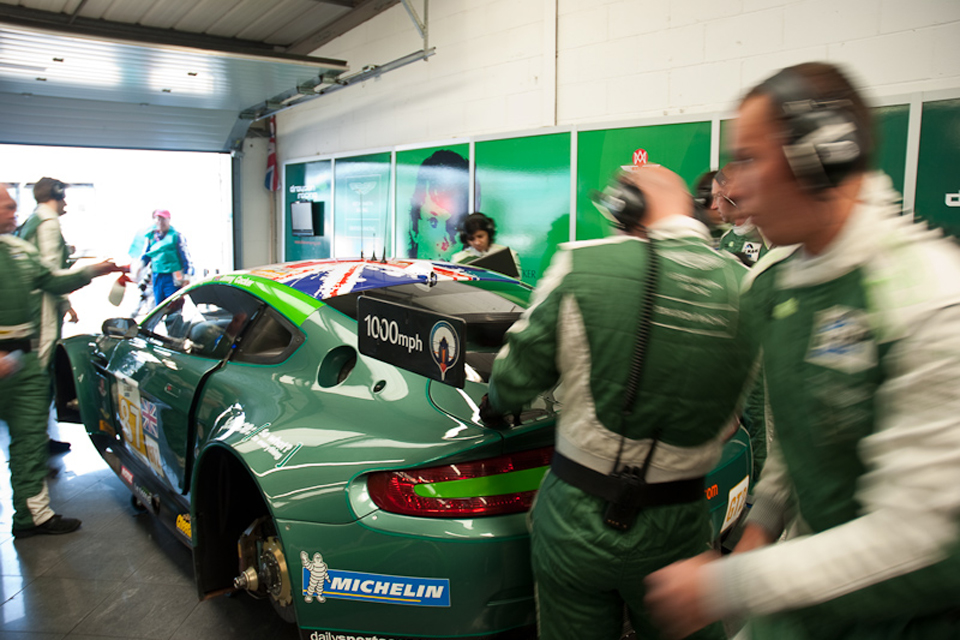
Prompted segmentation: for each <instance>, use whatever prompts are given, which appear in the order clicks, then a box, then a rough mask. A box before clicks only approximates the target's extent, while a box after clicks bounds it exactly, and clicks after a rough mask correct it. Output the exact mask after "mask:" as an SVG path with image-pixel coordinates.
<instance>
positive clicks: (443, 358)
mask: <svg viewBox="0 0 960 640" xmlns="http://www.w3.org/2000/svg"><path fill="white" fill-rule="evenodd" d="M430 353H431V354H432V355H433V361H434V362H436V363H437V368H438V369H440V380H444V378H445V377H446V375H447V369H450V368H451V367H452V366H453V365H454V364H455V363H456V362H457V358H458V357H459V356H460V338H459V337H458V335H457V331H456V329H454V328H453V325H452V324H450V323H449V322H447V321H446V320H441V321H440V322H438V323H436V324H435V325H433V329H431V330H430Z"/></svg>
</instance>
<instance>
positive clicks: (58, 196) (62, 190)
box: [50, 180, 67, 200]
mask: <svg viewBox="0 0 960 640" xmlns="http://www.w3.org/2000/svg"><path fill="white" fill-rule="evenodd" d="M50 195H51V196H53V199H54V200H66V198H67V185H65V184H63V183H62V182H60V181H59V180H54V181H53V184H52V185H50Z"/></svg>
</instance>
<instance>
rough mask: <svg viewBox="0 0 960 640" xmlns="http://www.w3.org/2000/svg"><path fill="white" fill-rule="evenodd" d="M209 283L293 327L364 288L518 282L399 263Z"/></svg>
mask: <svg viewBox="0 0 960 640" xmlns="http://www.w3.org/2000/svg"><path fill="white" fill-rule="evenodd" d="M210 281H212V282H221V283H225V284H231V285H233V286H236V287H240V288H242V289H246V290H248V291H250V292H251V293H253V294H254V295H256V296H258V297H260V298H263V299H265V300H267V301H269V302H271V303H272V304H273V305H274V306H276V307H277V308H278V310H280V311H281V312H283V313H284V314H285V315H286V316H287V317H288V318H290V319H291V320H292V321H293V322H294V323H296V324H300V322H302V320H303V319H304V318H305V317H306V316H307V315H309V314H310V313H312V312H313V311H314V310H316V308H317V307H319V306H321V305H322V303H323V301H324V300H326V299H328V298H334V297H336V296H342V295H346V294H349V293H360V292H363V291H366V290H369V289H380V288H383V287H392V286H396V285H402V284H413V283H418V282H422V283H430V282H442V281H460V282H484V281H486V282H504V283H507V282H513V283H517V282H518V281H516V280H514V279H513V278H509V277H507V276H504V275H501V274H499V273H497V272H495V271H488V270H486V269H480V268H477V267H470V266H467V265H462V264H452V263H449V262H439V261H434V260H415V259H405V258H395V259H388V260H386V261H384V260H359V259H354V260H301V261H298V262H284V263H280V264H273V265H267V266H263V267H257V268H255V269H247V270H244V271H236V272H233V273H228V274H220V275H217V276H214V277H213V278H212V279H211V280H210ZM290 289H293V291H290Z"/></svg>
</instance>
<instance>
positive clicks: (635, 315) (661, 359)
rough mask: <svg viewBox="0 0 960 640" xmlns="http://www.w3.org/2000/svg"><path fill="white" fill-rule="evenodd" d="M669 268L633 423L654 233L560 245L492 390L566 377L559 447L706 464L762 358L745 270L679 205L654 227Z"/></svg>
mask: <svg viewBox="0 0 960 640" xmlns="http://www.w3.org/2000/svg"><path fill="white" fill-rule="evenodd" d="M649 232H650V235H651V237H652V238H653V239H654V244H655V249H656V260H657V263H658V266H659V277H658V279H657V284H656V295H655V297H654V310H653V319H652V327H651V330H650V338H649V346H648V349H647V355H646V361H645V366H644V373H643V379H642V382H641V384H640V388H639V393H638V394H637V400H636V403H635V405H634V407H633V413H632V416H631V420H630V421H629V424H623V421H622V417H621V411H622V409H623V398H624V393H625V388H626V383H627V377H628V372H629V369H630V364H631V362H632V360H633V357H634V348H635V343H636V339H637V331H638V326H639V322H638V320H639V318H640V315H641V310H642V307H643V300H644V295H645V293H646V287H647V271H648V267H649V260H650V243H649V242H648V241H646V240H642V239H640V238H636V237H633V236H626V235H618V236H615V237H611V238H606V239H602V240H594V241H584V242H574V243H569V244H565V245H561V248H560V251H558V252H557V254H556V255H555V256H554V259H553V262H552V263H551V265H550V268H549V269H548V270H547V272H546V274H545V275H544V277H543V279H542V280H541V281H540V284H539V286H538V287H537V290H536V292H535V293H534V299H533V304H532V305H531V307H530V308H529V309H528V310H527V311H526V312H525V313H524V315H523V317H522V318H521V319H520V320H519V321H518V322H517V323H516V324H515V325H514V326H513V327H512V328H511V329H510V331H509V332H508V333H507V337H506V344H505V346H504V347H503V349H502V350H501V352H500V354H499V355H498V356H497V360H496V361H495V363H494V367H493V375H492V379H491V384H490V399H491V403H492V404H493V406H494V407H495V408H498V409H500V410H503V411H508V410H516V409H517V408H519V407H521V406H522V405H523V404H524V403H526V402H528V401H529V400H531V399H532V398H533V397H535V396H536V395H537V394H538V393H540V392H542V391H545V390H547V389H550V388H551V387H553V386H554V385H556V384H557V383H558V382H560V383H561V386H560V389H559V390H558V398H559V399H560V400H561V402H562V406H563V410H562V411H561V413H560V418H559V422H558V429H557V450H558V451H559V452H561V453H562V454H564V455H565V456H567V457H568V458H570V459H572V460H575V461H576V462H579V463H580V464H582V465H584V466H587V467H590V468H592V469H594V470H596V471H599V472H601V473H609V472H611V471H612V470H613V466H614V463H615V460H616V459H617V452H618V450H619V448H620V442H621V438H620V434H625V435H626V437H627V439H626V441H625V443H624V445H625V446H624V450H623V455H622V457H621V461H622V463H623V464H626V465H640V464H642V462H643V460H644V458H645V457H646V454H647V452H648V451H649V448H650V445H651V443H652V441H653V436H654V434H655V433H656V432H657V431H659V432H660V434H661V435H660V441H659V444H658V445H657V448H656V450H655V455H654V457H653V458H652V460H651V467H650V469H649V472H648V477H647V480H648V481H650V482H667V481H673V480H678V479H686V478H694V477H697V476H700V475H704V474H705V473H706V472H707V471H709V470H710V469H711V468H712V467H713V466H714V465H715V464H716V462H717V460H718V457H719V454H720V451H721V448H722V446H723V440H724V435H726V433H725V431H724V427H725V425H728V424H729V422H730V420H731V418H732V416H733V415H734V411H735V408H736V405H737V402H738V400H739V398H740V395H741V392H742V389H743V387H744V383H745V380H746V378H747V376H748V373H749V372H750V371H751V370H752V366H753V363H754V360H755V359H756V349H755V346H754V344H753V341H754V339H755V332H754V331H752V330H751V327H750V323H749V322H748V320H749V319H748V318H747V317H745V316H744V314H742V313H741V311H740V293H739V289H740V283H741V280H742V279H743V277H744V276H745V275H746V269H745V268H744V267H743V266H742V265H741V264H739V263H738V262H737V261H736V260H735V259H734V258H733V257H732V256H729V255H727V254H725V253H722V252H718V251H715V250H713V249H712V248H710V244H709V243H710V235H709V232H708V231H707V229H706V227H704V226H703V225H702V224H700V223H699V222H697V221H695V220H693V219H692V218H688V217H686V216H673V217H671V218H668V219H666V220H664V221H663V222H661V223H660V224H658V225H656V226H653V227H651V228H650V229H649Z"/></svg>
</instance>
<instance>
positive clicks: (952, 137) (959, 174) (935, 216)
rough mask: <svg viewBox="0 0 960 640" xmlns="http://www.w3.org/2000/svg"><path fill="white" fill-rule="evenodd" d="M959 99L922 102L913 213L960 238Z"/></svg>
mask: <svg viewBox="0 0 960 640" xmlns="http://www.w3.org/2000/svg"><path fill="white" fill-rule="evenodd" d="M958 167H960V100H938V101H936V102H925V103H924V105H923V117H922V119H921V125H920V158H919V163H918V166H917V200H916V216H917V218H920V219H923V220H926V221H927V222H928V223H930V225H931V226H935V227H940V228H942V229H943V230H944V231H945V232H947V233H949V234H951V235H953V236H957V237H960V171H958V170H957V168H958Z"/></svg>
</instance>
